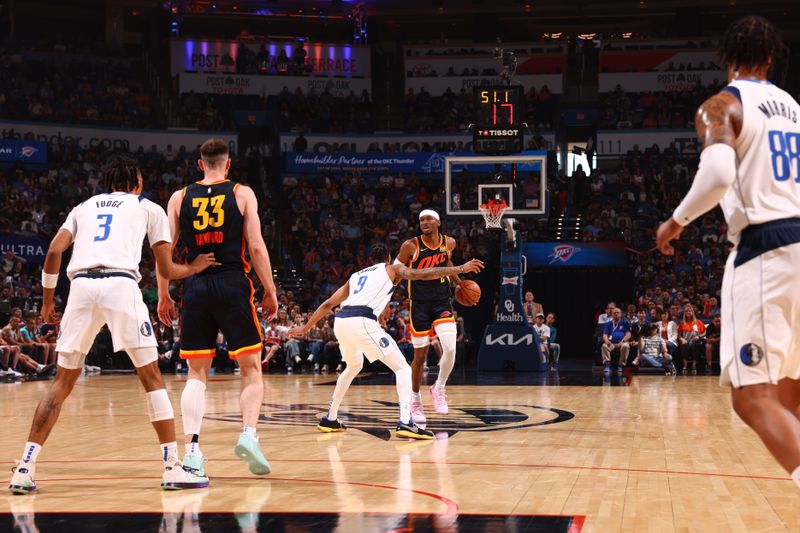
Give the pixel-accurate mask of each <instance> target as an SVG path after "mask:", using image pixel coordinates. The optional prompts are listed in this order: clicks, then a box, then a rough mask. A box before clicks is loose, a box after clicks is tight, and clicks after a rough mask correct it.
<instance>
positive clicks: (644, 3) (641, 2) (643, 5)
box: [639, 0, 647, 9]
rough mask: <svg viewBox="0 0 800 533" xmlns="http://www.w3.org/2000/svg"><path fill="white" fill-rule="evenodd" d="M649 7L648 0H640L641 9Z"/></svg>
mask: <svg viewBox="0 0 800 533" xmlns="http://www.w3.org/2000/svg"><path fill="white" fill-rule="evenodd" d="M646 7H647V2H645V1H644V0H639V9H644V8H646Z"/></svg>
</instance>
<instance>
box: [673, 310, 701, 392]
mask: <svg viewBox="0 0 800 533" xmlns="http://www.w3.org/2000/svg"><path fill="white" fill-rule="evenodd" d="M705 332H706V327H705V325H704V324H703V323H702V322H701V321H700V320H698V319H697V317H695V316H694V308H693V307H692V304H690V303H687V304H686V305H685V306H684V307H683V318H682V319H681V321H680V323H679V324H678V352H677V354H678V358H679V359H680V360H681V364H682V366H683V369H682V371H681V373H682V374H683V375H684V376H685V375H686V374H687V369H688V364H689V363H690V362H691V364H692V375H696V374H697V360H698V359H700V357H701V356H702V355H703V353H704V352H705V349H704V347H703V341H704V340H705Z"/></svg>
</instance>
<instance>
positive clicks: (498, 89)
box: [472, 85, 525, 154]
mask: <svg viewBox="0 0 800 533" xmlns="http://www.w3.org/2000/svg"><path fill="white" fill-rule="evenodd" d="M474 102H475V115H476V116H475V126H474V130H473V134H472V141H473V150H474V151H475V152H478V153H484V154H511V153H516V152H521V151H522V149H523V136H524V125H523V122H524V121H525V94H524V91H523V88H522V87H521V86H519V85H510V86H482V87H475V95H474Z"/></svg>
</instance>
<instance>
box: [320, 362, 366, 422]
mask: <svg viewBox="0 0 800 533" xmlns="http://www.w3.org/2000/svg"><path fill="white" fill-rule="evenodd" d="M358 357H359V358H360V359H355V358H354V359H353V360H351V361H350V360H349V361H348V362H347V368H345V369H344V371H343V372H342V373H341V374H339V377H338V379H337V380H336V388H335V389H333V398H331V406H330V408H329V409H328V420H336V418H337V417H338V416H339V406H340V405H342V401H343V400H344V395H345V394H347V389H349V388H350V384H351V383H352V382H353V380H354V379H355V378H356V376H357V375H358V373H359V372H361V369H362V368H363V366H364V357H363V356H362V355H361V354H358Z"/></svg>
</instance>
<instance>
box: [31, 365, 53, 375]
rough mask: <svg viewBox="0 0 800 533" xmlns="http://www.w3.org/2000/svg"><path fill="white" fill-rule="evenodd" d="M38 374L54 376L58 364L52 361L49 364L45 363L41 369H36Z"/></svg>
mask: <svg viewBox="0 0 800 533" xmlns="http://www.w3.org/2000/svg"><path fill="white" fill-rule="evenodd" d="M36 373H37V374H39V375H40V376H52V375H55V373H56V365H55V364H53V363H50V364H49V365H44V367H42V368H41V369H39V370H37V371H36Z"/></svg>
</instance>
